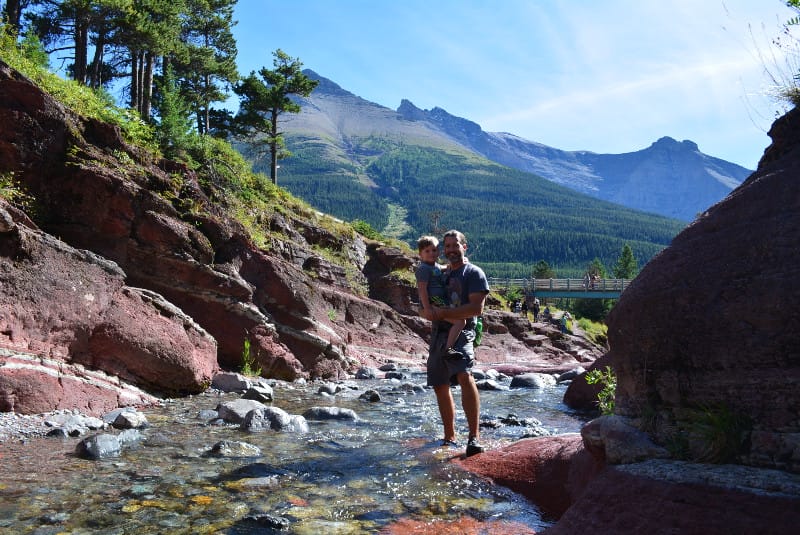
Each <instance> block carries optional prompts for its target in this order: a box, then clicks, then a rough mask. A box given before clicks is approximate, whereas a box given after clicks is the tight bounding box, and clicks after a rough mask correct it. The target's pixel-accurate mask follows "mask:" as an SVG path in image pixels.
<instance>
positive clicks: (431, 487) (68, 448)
mask: <svg viewBox="0 0 800 535" xmlns="http://www.w3.org/2000/svg"><path fill="white" fill-rule="evenodd" d="M411 381H412V382H413V383H414V384H424V375H422V374H415V375H413V376H412V378H411ZM352 384H354V385H356V386H357V387H358V389H357V390H348V391H347V392H345V393H340V394H337V395H336V396H335V397H324V396H321V395H320V394H317V393H316V392H317V390H318V389H319V386H320V384H318V383H317V384H314V383H312V384H308V385H296V384H287V383H277V384H276V385H275V396H274V402H273V405H274V406H276V407H280V408H282V409H284V410H286V411H287V412H289V413H290V414H302V413H303V412H304V411H305V410H306V409H308V408H310V407H312V406H327V405H335V406H340V407H346V408H350V409H353V410H354V411H355V412H356V413H357V414H358V415H359V421H358V422H342V421H327V422H314V421H310V422H309V426H310V428H311V429H310V432H309V433H305V434H295V433H281V432H274V431H268V432H265V433H247V432H243V431H240V430H239V429H238V426H213V425H208V422H207V421H205V420H203V419H200V418H199V417H198V412H199V411H201V410H203V409H214V408H216V406H217V404H218V403H219V402H221V401H223V400H229V399H235V398H236V397H237V396H236V395H234V394H219V393H214V392H209V393H205V394H202V395H199V396H194V397H191V398H185V399H178V400H169V401H167V402H166V403H165V404H164V405H163V407H158V408H152V409H147V410H145V411H143V412H144V413H145V414H146V416H147V418H148V420H149V422H150V427H149V428H147V429H145V430H144V431H143V435H144V439H143V440H142V441H141V442H140V443H139V444H138V445H136V446H134V447H133V448H131V449H126V450H124V451H123V453H122V455H121V456H120V457H117V458H113V459H107V460H100V461H89V460H84V459H80V458H78V457H77V456H75V454H74V451H75V445H76V444H77V443H78V441H79V440H80V439H78V438H70V439H57V438H36V439H31V440H28V441H27V442H26V443H24V444H23V443H20V442H19V441H18V440H17V441H11V440H10V441H8V442H6V443H4V444H0V533H3V534H5V533H9V534H11V533H13V534H23V533H32V534H36V535H45V534H66V533H69V534H84V533H92V534H96V533H101V534H137V535H143V534H150V533H159V534H165V535H167V534H168V535H173V534H197V533H226V534H239V533H294V534H314V535H317V534H321V533H325V534H327V533H342V534H344V533H377V532H380V531H381V529H382V528H384V527H386V526H387V525H389V524H391V523H392V522H393V521H396V520H398V519H401V518H412V519H416V520H422V521H432V520H449V519H455V518H458V517H461V516H464V515H468V516H471V517H473V518H476V519H479V520H508V521H513V522H520V523H522V524H525V525H527V526H530V527H531V528H533V529H535V530H537V531H538V530H539V529H542V528H544V527H546V526H548V525H550V522H549V521H548V520H547V519H545V518H543V517H542V516H541V515H540V513H539V511H538V510H537V508H536V507H535V506H533V505H532V504H531V503H529V502H528V501H527V500H525V499H524V498H522V497H520V496H519V495H517V494H515V493H513V492H510V491H509V490H507V489H504V488H502V487H496V486H493V485H490V484H488V483H486V482H485V481H483V480H481V479H480V478H477V477H475V476H472V475H471V474H469V473H466V472H464V471H463V470H460V469H459V468H458V467H456V466H454V465H453V464H452V463H450V462H449V460H450V459H451V458H452V457H454V456H457V455H460V454H462V453H463V448H462V449H457V450H452V449H447V448H441V447H439V440H438V439H439V438H440V437H441V425H440V421H439V415H438V411H437V408H436V403H435V399H434V395H433V392H432V390H426V391H424V392H421V393H420V392H417V393H413V392H407V391H402V390H397V389H396V390H395V391H392V392H389V391H388V389H389V388H390V387H389V386H388V385H389V383H387V382H385V381H356V382H353V383H352ZM370 388H374V389H376V390H378V391H379V392H381V396H382V400H381V401H380V402H376V403H369V402H366V401H362V400H359V399H358V396H359V395H360V394H361V393H362V392H363V391H364V390H366V389H370ZM564 390H565V387H564V386H555V387H549V388H545V389H515V390H510V391H488V392H487V391H483V392H481V403H482V406H481V420H482V421H485V420H492V419H497V418H502V417H506V416H508V415H509V414H514V415H516V416H517V417H519V418H536V419H537V420H539V421H540V422H541V423H542V426H543V427H545V428H546V429H547V430H548V431H550V432H551V433H567V432H576V431H578V430H579V429H580V426H581V424H582V423H583V420H582V418H581V417H580V415H577V414H574V413H572V412H570V411H569V410H568V409H567V408H566V407H565V406H564V405H563V404H562V403H561V399H562V397H563V394H564ZM454 396H455V399H456V405H457V408H458V409H459V410H458V413H459V414H458V420H457V424H458V429H459V430H460V432H462V433H466V424H465V422H464V419H463V413H461V411H460V403H459V402H460V392H459V390H458V388H455V389H454ZM525 431H526V429H525V428H523V427H519V426H504V427H499V428H484V429H482V435H483V442H485V443H486V445H487V446H489V447H492V448H494V447H499V446H502V445H503V444H507V443H509V442H511V441H513V440H516V439H518V438H520V437H521V436H522V434H523V433H524V432H525ZM109 432H111V431H109ZM465 438H466V437H465V436H463V435H462V439H465ZM220 440H235V441H244V442H247V443H249V444H252V445H255V446H258V447H259V448H260V449H261V451H262V455H261V456H260V457H255V458H217V457H210V456H208V455H207V453H208V452H209V450H210V449H211V447H212V446H213V445H214V444H215V443H217V442H219V441H220ZM265 515H271V516H265ZM255 519H258V520H255ZM276 519H277V520H276ZM279 529H280V530H281V531H279Z"/></svg>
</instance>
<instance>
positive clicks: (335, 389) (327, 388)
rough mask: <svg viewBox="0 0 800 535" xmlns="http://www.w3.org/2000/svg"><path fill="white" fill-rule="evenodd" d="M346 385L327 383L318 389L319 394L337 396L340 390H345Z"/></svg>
mask: <svg viewBox="0 0 800 535" xmlns="http://www.w3.org/2000/svg"><path fill="white" fill-rule="evenodd" d="M343 390H344V387H342V386H341V385H337V384H334V383H325V384H324V385H322V386H320V387H319V389H318V390H317V394H323V395H329V396H335V395H336V394H338V393H339V392H341V391H343Z"/></svg>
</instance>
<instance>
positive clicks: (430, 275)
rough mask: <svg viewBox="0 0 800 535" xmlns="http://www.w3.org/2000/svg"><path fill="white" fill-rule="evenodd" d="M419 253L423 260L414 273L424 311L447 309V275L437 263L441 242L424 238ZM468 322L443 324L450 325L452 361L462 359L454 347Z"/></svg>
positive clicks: (431, 238) (448, 339)
mask: <svg viewBox="0 0 800 535" xmlns="http://www.w3.org/2000/svg"><path fill="white" fill-rule="evenodd" d="M417 252H418V253H419V258H420V260H421V262H420V264H419V266H417V270H416V271H415V272H414V277H415V278H416V279H417V292H418V293H419V302H420V305H422V308H423V310H424V309H425V308H430V307H431V305H436V306H440V307H446V306H448V305H449V304H450V303H449V302H448V299H447V289H446V288H445V285H444V281H445V275H444V273H443V272H442V268H444V267H445V266H441V267H440V266H439V265H438V264H437V263H436V261H437V260H438V259H439V240H438V239H436V237H435V236H422V237H421V238H420V239H419V240H417ZM466 323H467V320H465V319H459V320H453V321H451V322H447V323H443V326H442V328H445V325H449V326H450V327H449V330H448V333H447V349H446V352H447V357H448V358H452V359H460V358H461V353H459V352H458V351H456V350H455V349H454V348H453V346H454V345H455V343H456V340H457V339H458V336H459V335H460V334H461V331H462V330H464V327H465V326H466Z"/></svg>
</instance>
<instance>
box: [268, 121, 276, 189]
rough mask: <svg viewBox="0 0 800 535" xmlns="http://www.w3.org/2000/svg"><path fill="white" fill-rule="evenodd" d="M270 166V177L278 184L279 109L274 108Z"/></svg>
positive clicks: (271, 126)
mask: <svg viewBox="0 0 800 535" xmlns="http://www.w3.org/2000/svg"><path fill="white" fill-rule="evenodd" d="M270 130H271V131H270V143H269V152H270V159H271V161H270V168H269V177H270V178H271V179H272V183H273V184H275V185H276V186H277V185H278V109H277V108H272V124H271V125H270Z"/></svg>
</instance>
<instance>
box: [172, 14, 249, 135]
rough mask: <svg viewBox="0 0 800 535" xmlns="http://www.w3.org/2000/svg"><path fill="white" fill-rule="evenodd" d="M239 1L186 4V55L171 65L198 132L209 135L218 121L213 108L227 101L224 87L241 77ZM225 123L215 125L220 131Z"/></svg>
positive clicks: (176, 58)
mask: <svg viewBox="0 0 800 535" xmlns="http://www.w3.org/2000/svg"><path fill="white" fill-rule="evenodd" d="M235 5H236V0H187V13H186V17H185V20H184V22H183V27H182V29H181V41H182V42H183V43H184V44H185V45H186V49H185V54H183V55H181V56H176V57H174V58H173V59H172V60H171V62H172V63H173V64H174V66H175V73H176V75H177V76H178V78H179V79H180V80H181V86H182V89H183V96H184V99H185V100H186V102H187V103H189V104H190V106H191V107H192V110H193V112H194V114H195V117H196V120H197V131H198V132H199V133H200V134H207V133H209V132H210V131H211V129H212V120H213V119H214V118H216V117H218V114H215V113H213V110H212V109H211V105H212V104H213V103H214V102H223V101H225V100H226V99H227V98H228V94H227V93H226V92H225V87H229V86H231V85H232V84H234V83H235V82H236V81H237V79H238V77H239V75H238V72H237V70H236V54H237V49H236V40H235V39H234V37H233V32H232V27H233V26H234V24H236V23H235V22H234V21H233V8H234V6H235ZM219 117H220V119H222V121H218V123H221V124H216V125H214V127H215V128H217V129H219V128H220V127H221V126H222V125H224V124H225V121H224V119H226V118H227V117H226V116H225V115H222V116H219Z"/></svg>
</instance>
